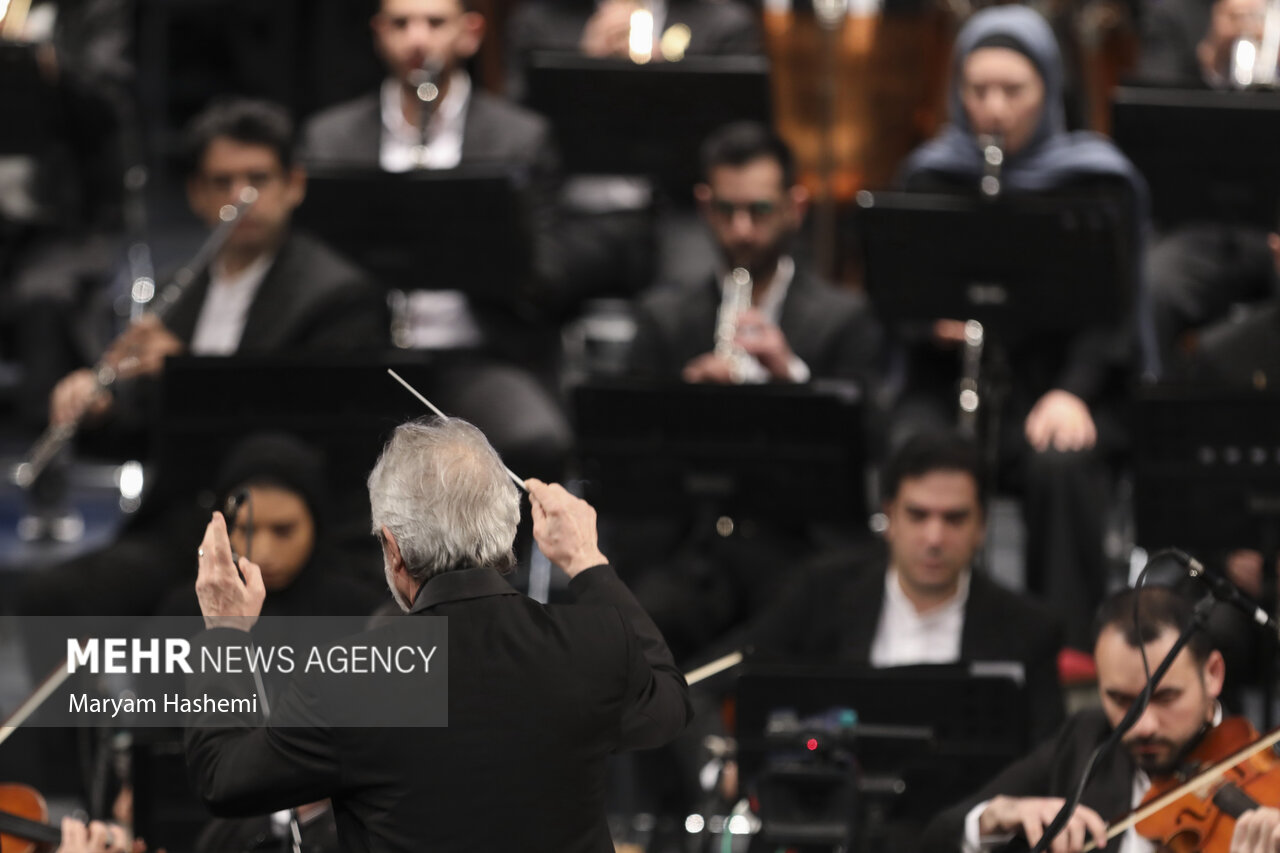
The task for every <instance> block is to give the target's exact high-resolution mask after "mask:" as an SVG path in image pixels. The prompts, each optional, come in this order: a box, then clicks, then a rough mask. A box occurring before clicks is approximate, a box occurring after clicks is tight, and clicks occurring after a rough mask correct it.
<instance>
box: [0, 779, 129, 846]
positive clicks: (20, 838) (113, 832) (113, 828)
mask: <svg viewBox="0 0 1280 853" xmlns="http://www.w3.org/2000/svg"><path fill="white" fill-rule="evenodd" d="M95 831H97V830H94V828H93V827H92V826H91V827H90V830H89V840H90V841H92V842H93V843H94V845H95V849H101V848H99V847H97V843H98V842H97V841H94V832H95ZM121 831H122V827H120V826H118V825H110V826H108V827H107V832H108V833H109V834H108V836H107V839H106V844H107V849H108V850H120V849H126V850H145V849H146V848H145V846H144V845H143V844H142V843H141V842H140V841H136V840H135V839H134V838H132V837H131V836H130V835H129V834H128V832H125V833H124V835H123V836H122V835H121V834H120V833H121ZM72 840H73V842H74V840H75V839H72ZM62 842H63V838H62V829H61V828H59V827H57V826H53V825H51V824H50V823H49V808H48V806H47V805H46V804H45V801H44V797H42V796H41V795H40V792H39V791H37V790H36V789H35V788H31V787H29V786H27V785H17V784H3V785H0V853H50V851H53V850H56V849H57V848H59V847H60V846H61V845H62ZM82 844H83V841H81V843H80V844H76V845H74V846H75V848H76V849H83V848H82V846H81V845H82ZM121 845H122V846H121Z"/></svg>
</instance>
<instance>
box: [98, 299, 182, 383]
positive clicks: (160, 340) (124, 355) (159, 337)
mask: <svg viewBox="0 0 1280 853" xmlns="http://www.w3.org/2000/svg"><path fill="white" fill-rule="evenodd" d="M184 349H186V346H185V345H184V344H183V343H182V341H181V339H179V338H178V336H177V335H175V334H174V333H173V332H171V331H169V330H168V329H167V328H166V327H165V325H164V323H162V322H160V318H158V317H156V316H155V315H154V314H144V315H143V316H142V317H141V318H139V319H137V320H135V321H134V322H133V323H131V324H130V325H129V328H128V329H126V330H125V331H124V333H123V334H122V335H120V337H119V338H117V339H116V341H115V343H113V344H112V345H111V348H110V349H109V350H107V361H108V363H110V364H111V365H112V366H113V367H115V369H116V371H117V372H118V373H119V374H120V377H121V378H123V379H129V378H132V377H135V376H155V375H157V374H159V373H160V371H161V370H162V369H163V368H164V360H165V359H166V358H167V357H169V356H171V355H178V354H179V353H181V352H182V351H183V350H184Z"/></svg>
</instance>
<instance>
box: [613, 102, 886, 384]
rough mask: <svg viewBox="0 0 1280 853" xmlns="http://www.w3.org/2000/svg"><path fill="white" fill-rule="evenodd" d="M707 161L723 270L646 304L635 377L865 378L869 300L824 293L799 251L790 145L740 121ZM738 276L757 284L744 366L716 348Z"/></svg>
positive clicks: (804, 198)
mask: <svg viewBox="0 0 1280 853" xmlns="http://www.w3.org/2000/svg"><path fill="white" fill-rule="evenodd" d="M702 163H703V166H702V168H703V177H704V182H703V183H701V184H698V186H697V187H696V188H695V189H694V195H695V197H696V199H697V202H698V208H699V210H700V212H701V214H702V217H703V219H704V220H705V222H706V224H707V227H708V228H709V229H710V231H711V234H712V236H713V237H714V239H715V243H716V246H717V249H718V251H719V255H720V269H719V270H718V271H717V273H716V274H715V275H714V276H713V277H712V278H711V279H710V280H709V281H707V282H705V283H703V284H702V285H700V286H699V287H697V288H694V289H690V288H687V287H686V288H679V289H668V290H662V291H658V292H656V293H654V294H653V296H652V297H651V298H650V299H648V300H647V301H646V302H645V303H644V304H643V305H642V307H641V311H640V316H639V328H638V330H637V333H636V338H635V342H634V344H633V348H632V357H631V365H632V370H633V372H634V373H636V374H637V375H645V376H651V377H671V378H675V377H682V378H683V379H684V380H685V381H686V382H719V383H730V382H753V383H763V382H807V381H809V380H810V379H813V378H837V377H838V378H850V379H865V378H867V377H868V374H869V373H870V371H871V370H872V368H873V366H874V365H875V363H876V361H877V356H878V355H879V351H880V340H881V338H880V332H879V329H878V327H877V325H876V323H875V321H874V320H873V318H872V316H871V314H870V312H869V311H868V309H867V306H866V303H865V301H864V300H863V299H861V298H860V297H859V296H857V295H855V294H853V293H850V292H847V291H843V290H837V289H835V288H833V287H830V286H827V285H826V284H824V283H823V282H821V281H820V280H819V279H817V278H816V277H815V276H814V275H813V274H812V273H811V272H809V271H808V270H807V269H806V268H805V267H804V265H803V264H802V263H798V262H797V259H796V257H795V256H794V255H793V254H792V252H793V243H794V242H795V237H796V234H797V232H798V231H799V230H800V226H801V224H802V223H803V221H804V215H805V211H806V210H807V209H808V206H809V194H808V191H807V190H806V189H805V188H804V187H803V186H801V185H800V184H798V183H797V182H796V180H795V166H794V162H793V159H792V156H791V151H790V150H789V149H788V148H787V145H786V143H785V142H783V141H782V140H781V139H780V138H779V137H778V136H777V135H776V134H775V133H773V132H772V131H771V130H769V129H768V128H766V127H764V126H762V125H760V124H756V123H750V122H743V123H739V124H732V125H729V126H727V127H724V128H722V129H721V130H719V131H717V132H716V133H715V134H713V135H712V136H711V137H710V138H709V139H707V140H706V142H705V143H704V144H703V149H702ZM737 268H741V269H744V270H746V271H747V272H748V273H749V274H750V276H751V284H752V287H751V304H750V307H748V308H747V309H746V310H744V311H743V312H742V314H741V315H740V317H739V318H738V323H737V333H736V336H735V339H734V342H735V344H736V347H737V348H740V349H741V351H742V352H743V353H745V355H746V358H742V359H737V360H735V359H733V358H727V357H725V356H724V355H723V354H721V355H718V354H716V352H715V348H714V344H715V338H716V317H717V313H718V311H719V308H720V305H721V302H722V298H723V288H724V287H725V286H726V281H727V279H728V278H729V277H730V273H731V271H732V270H734V269H737Z"/></svg>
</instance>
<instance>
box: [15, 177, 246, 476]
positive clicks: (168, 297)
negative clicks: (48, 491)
mask: <svg viewBox="0 0 1280 853" xmlns="http://www.w3.org/2000/svg"><path fill="white" fill-rule="evenodd" d="M257 200H258V191H257V190H256V189H254V188H253V187H245V188H244V189H243V190H241V192H240V200H239V201H237V202H236V203H235V204H226V205H223V206H222V209H221V210H219V211H218V219H219V220H220V221H219V223H218V227H217V228H215V229H213V232H212V233H211V234H210V235H209V237H208V239H206V240H205V241H204V244H203V245H202V246H201V247H200V250H199V251H198V252H196V254H195V256H194V257H192V259H191V260H190V261H188V262H187V263H186V265H185V266H183V267H182V268H181V269H179V270H178V271H177V273H175V274H174V276H173V279H172V280H171V281H170V282H169V284H167V285H166V286H165V287H164V289H163V290H161V291H160V292H159V294H158V295H157V294H155V293H149V294H147V293H143V294H135V299H136V301H137V302H140V303H143V304H146V305H148V306H149V307H150V313H152V314H154V315H155V316H156V317H158V318H160V319H161V320H163V319H164V318H165V315H167V314H168V313H169V311H170V310H171V309H172V308H173V305H174V303H176V302H177V301H178V299H179V298H180V297H181V296H182V294H183V293H184V292H185V291H186V290H187V288H188V287H190V286H191V282H193V281H195V278H196V276H197V275H199V274H200V273H201V272H203V271H204V270H205V268H207V267H208V266H209V264H211V263H213V259H214V258H215V257H217V255H218V252H220V251H221V250H222V247H223V245H224V244H225V243H226V242H227V238H228V237H230V236H231V231H232V229H234V228H235V227H236V223H238V222H239V221H240V218H241V217H242V216H244V214H245V211H247V210H248V209H249V208H251V207H252V206H253V205H254V203H255V202H256V201H257ZM140 297H143V298H140ZM119 378H120V374H119V371H118V370H117V366H116V365H114V364H112V363H111V362H109V361H108V360H107V358H106V356H103V357H102V358H100V359H98V363H97V364H95V365H94V366H93V382H94V389H93V394H92V395H91V397H96V396H97V395H98V394H101V393H102V392H103V391H106V390H107V389H109V388H110V387H111V386H112V385H114V384H115V383H116V380H117V379H119ZM83 419H84V413H83V412H82V413H81V414H80V415H79V416H77V417H76V418H75V419H73V420H70V421H67V422H66V423H63V424H58V425H56V426H55V425H50V426H49V428H48V429H46V430H45V431H44V432H43V433H42V434H41V436H40V438H38V439H37V440H36V443H35V444H34V445H32V447H31V451H30V452H29V453H28V454H27V459H26V461H25V462H22V463H21V464H20V465H18V467H17V469H16V470H15V471H14V475H13V480H14V482H15V483H17V484H18V486H20V487H21V488H24V489H26V488H29V487H30V486H31V485H32V484H33V483H34V482H35V481H36V479H37V478H38V477H39V476H40V474H41V473H43V472H44V469H45V468H46V467H48V465H49V463H50V462H52V461H53V459H54V457H56V456H57V455H58V453H59V452H61V450H62V448H64V447H66V446H67V444H68V442H70V441H71V439H72V438H74V437H75V434H76V432H77V431H78V430H79V428H80V422H81V421H82V420H83Z"/></svg>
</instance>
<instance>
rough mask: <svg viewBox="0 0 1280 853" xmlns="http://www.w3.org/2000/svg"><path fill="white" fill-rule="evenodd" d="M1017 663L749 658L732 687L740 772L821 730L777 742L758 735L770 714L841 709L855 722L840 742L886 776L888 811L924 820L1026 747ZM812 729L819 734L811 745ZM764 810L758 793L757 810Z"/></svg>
mask: <svg viewBox="0 0 1280 853" xmlns="http://www.w3.org/2000/svg"><path fill="white" fill-rule="evenodd" d="M1020 670H1021V667H1020V666H1019V665H1018V664H1016V663H1012V664H999V663H974V664H954V665H928V666H911V667H890V668H887V669H871V668H867V667H853V666H796V665H788V666H784V665H767V666H766V665H759V664H750V663H749V664H748V665H747V667H746V669H745V670H744V672H743V674H742V676H741V678H740V679H739V681H738V690H737V706H736V707H737V740H738V760H739V766H740V768H741V771H740V772H741V777H742V778H743V779H744V780H750V779H752V778H754V777H756V776H758V774H759V773H760V771H761V770H762V769H764V768H765V767H766V766H767V761H768V757H769V756H770V755H771V754H777V753H778V752H784V753H785V752H788V751H789V752H792V753H794V752H795V751H796V749H797V746H798V747H799V748H800V750H801V751H803V750H805V749H812V746H821V745H822V744H821V740H822V738H823V737H826V736H829V735H826V734H823V733H816V732H815V733H813V734H809V733H807V732H806V733H801V734H800V735H799V736H798V737H792V738H791V739H790V740H791V742H787V741H786V740H782V741H781V742H780V740H779V739H778V738H777V737H769V736H765V732H766V728H767V725H768V722H769V720H770V718H771V717H774V718H775V719H776V716H777V715H778V714H779V712H782V713H786V714H790V713H791V712H794V715H795V716H797V717H799V718H801V719H804V718H809V717H813V716H815V715H824V714H827V713H828V712H831V711H832V710H833V709H849V710H852V711H853V712H854V713H855V714H856V721H857V725H856V726H855V727H854V728H853V729H851V730H849V735H850V736H849V738H848V739H847V740H848V746H847V748H848V749H849V750H850V751H851V752H852V753H853V755H854V756H855V757H856V759H857V763H858V765H859V768H860V770H861V772H862V773H863V774H864V775H865V776H866V777H873V776H879V777H887V778H888V779H891V780H893V783H894V784H889V785H886V786H885V787H886V791H885V792H886V793H891V794H893V793H896V796H895V797H894V798H893V802H892V803H891V806H890V808H889V816H890V817H891V818H892V819H894V820H911V819H915V820H918V821H920V822H921V823H923V822H924V821H927V820H928V819H929V818H932V817H933V815H935V814H937V813H938V812H939V811H941V810H942V809H943V808H945V807H947V806H949V805H951V804H952V803H953V802H955V801H957V800H959V799H962V798H963V797H965V796H967V795H969V794H971V793H972V792H973V791H974V790H975V789H976V788H977V787H979V786H981V785H982V784H983V783H984V782H985V781H986V780H988V779H990V778H991V777H993V776H994V775H995V774H996V773H997V772H999V771H1000V770H1001V769H1002V768H1003V767H1004V766H1006V765H1007V764H1008V763H1009V762H1011V761H1013V760H1014V759H1016V758H1017V757H1019V756H1021V755H1022V754H1024V752H1025V750H1026V748H1027V746H1028V731H1029V728H1028V723H1029V705H1028V697H1027V693H1026V689H1025V685H1024V683H1023V680H1022V678H1021V677H1020V676H1021V671H1020ZM810 737H812V738H814V740H817V741H819V743H818V744H814V745H812V746H811V745H810V744H808V743H807V740H808V738H810ZM766 811H767V805H766V804H765V803H763V802H762V803H761V813H762V816H763V815H764V814H765V813H766ZM783 828H784V829H785V830H787V831H791V830H792V829H793V828H792V827H787V826H785V824H784V827H783ZM763 831H764V832H766V833H767V832H768V831H769V827H768V821H766V825H765V828H764V830H763Z"/></svg>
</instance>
